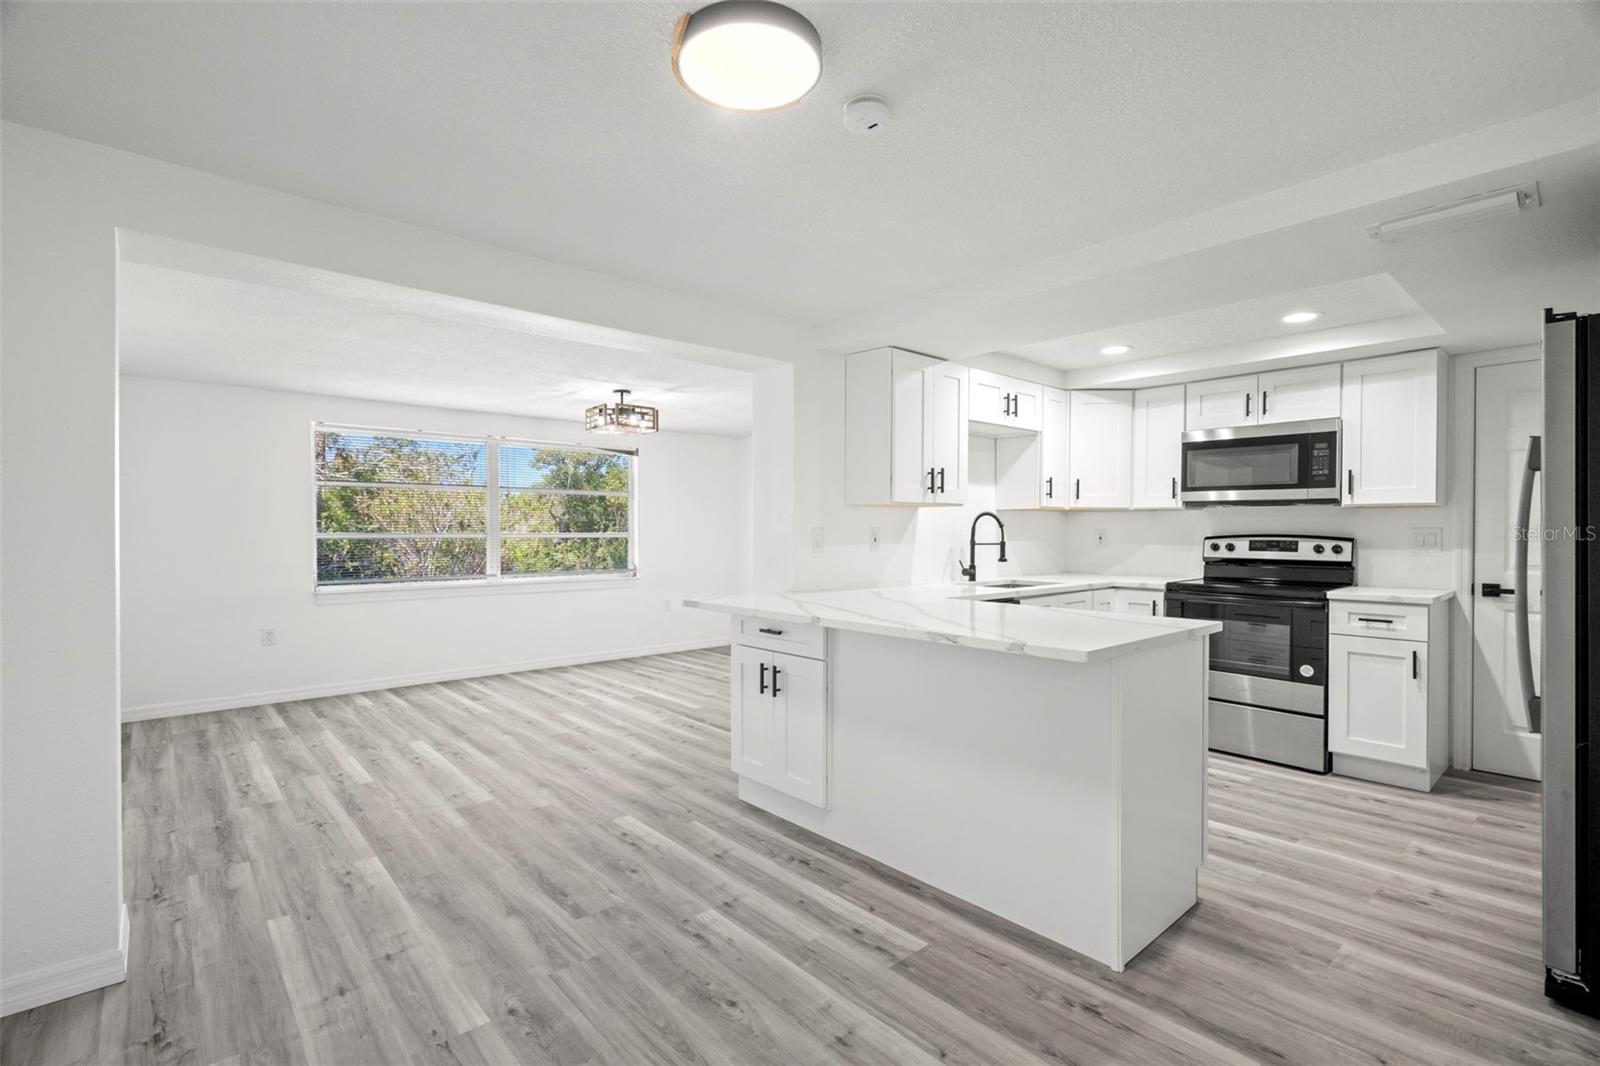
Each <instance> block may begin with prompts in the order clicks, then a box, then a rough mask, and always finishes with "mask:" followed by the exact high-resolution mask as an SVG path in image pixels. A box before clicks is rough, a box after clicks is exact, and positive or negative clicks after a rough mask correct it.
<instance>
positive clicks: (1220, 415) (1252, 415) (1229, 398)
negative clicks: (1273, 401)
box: [1183, 374, 1260, 429]
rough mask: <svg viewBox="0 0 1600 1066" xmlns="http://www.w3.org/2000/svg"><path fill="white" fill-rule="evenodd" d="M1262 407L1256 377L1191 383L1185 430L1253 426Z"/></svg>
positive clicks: (1186, 400) (1186, 393) (1187, 390)
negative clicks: (1257, 397) (1257, 396)
mask: <svg viewBox="0 0 1600 1066" xmlns="http://www.w3.org/2000/svg"><path fill="white" fill-rule="evenodd" d="M1259 406H1260V405H1259V404H1258V403H1257V401H1256V375H1255V374H1245V375H1243V376H1242V377H1234V378H1217V379H1216V380H1214V381H1195V382H1191V383H1190V384H1188V385H1186V386H1184V417H1183V428H1185V429H1223V428H1225V427H1227V426H1253V425H1255V424H1256V417H1257V414H1258V411H1259Z"/></svg>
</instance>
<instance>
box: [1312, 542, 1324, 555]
mask: <svg viewBox="0 0 1600 1066" xmlns="http://www.w3.org/2000/svg"><path fill="white" fill-rule="evenodd" d="M1311 550H1312V551H1314V552H1316V553H1317V554H1318V555H1321V554H1322V553H1323V551H1324V550H1325V549H1324V548H1323V547H1322V545H1320V544H1313V545H1312V546H1311Z"/></svg>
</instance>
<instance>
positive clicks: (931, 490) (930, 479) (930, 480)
mask: <svg viewBox="0 0 1600 1066" xmlns="http://www.w3.org/2000/svg"><path fill="white" fill-rule="evenodd" d="M933 469H934V468H933V467H931V466H930V467H928V495H929V496H932V495H933V493H934V488H933Z"/></svg>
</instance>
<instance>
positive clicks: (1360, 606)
mask: <svg viewBox="0 0 1600 1066" xmlns="http://www.w3.org/2000/svg"><path fill="white" fill-rule="evenodd" d="M1328 632H1330V633H1346V634H1350V635H1352V636H1364V637H1391V638H1393V639H1395V640H1427V639H1428V608H1427V607H1426V606H1423V605H1420V604H1410V603H1360V602H1358V601H1354V600H1329V601H1328Z"/></svg>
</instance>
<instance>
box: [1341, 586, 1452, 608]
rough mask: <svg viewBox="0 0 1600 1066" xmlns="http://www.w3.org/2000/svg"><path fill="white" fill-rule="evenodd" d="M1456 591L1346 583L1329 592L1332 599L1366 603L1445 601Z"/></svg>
mask: <svg viewBox="0 0 1600 1066" xmlns="http://www.w3.org/2000/svg"><path fill="white" fill-rule="evenodd" d="M1454 595H1455V593H1454V592H1452V591H1451V590H1449V589H1403V588H1386V587H1381V586H1378V585H1346V586H1345V587H1344V588H1342V589H1333V590H1331V591H1330V592H1329V593H1328V599H1330V600H1360V601H1362V602H1364V603H1414V604H1422V605H1427V604H1432V603H1443V602H1444V601H1445V600H1448V599H1450V598H1451V597H1452V596H1454Z"/></svg>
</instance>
